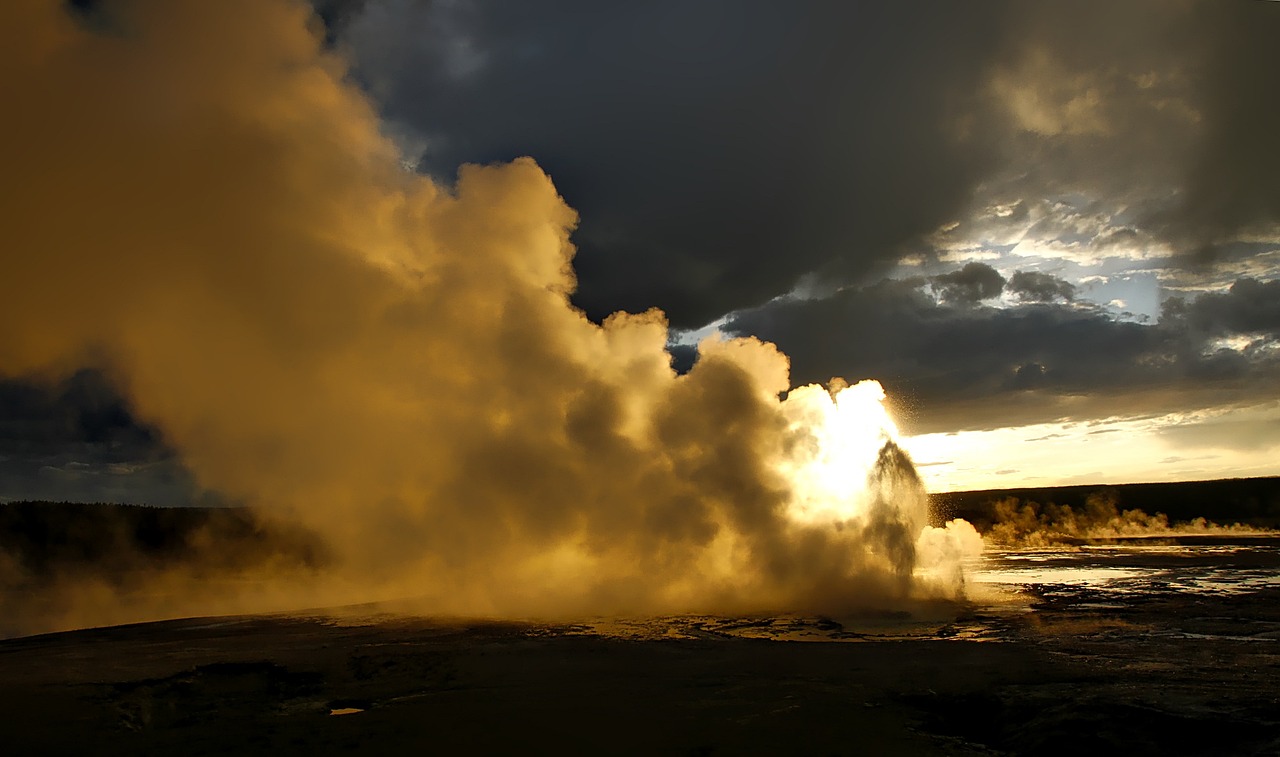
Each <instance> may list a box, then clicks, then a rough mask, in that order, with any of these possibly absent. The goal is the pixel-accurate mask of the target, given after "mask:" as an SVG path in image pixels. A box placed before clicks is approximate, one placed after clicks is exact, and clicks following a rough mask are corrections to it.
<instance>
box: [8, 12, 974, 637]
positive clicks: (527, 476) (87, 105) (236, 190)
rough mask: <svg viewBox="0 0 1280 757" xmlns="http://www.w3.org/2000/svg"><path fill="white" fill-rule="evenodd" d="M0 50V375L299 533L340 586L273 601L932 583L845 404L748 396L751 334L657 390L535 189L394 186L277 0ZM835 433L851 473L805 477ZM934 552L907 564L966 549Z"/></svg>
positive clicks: (382, 149) (757, 348)
mask: <svg viewBox="0 0 1280 757" xmlns="http://www.w3.org/2000/svg"><path fill="white" fill-rule="evenodd" d="M0 30H2V31H0V35H3V45H2V46H0V77H2V79H0V80H2V81H3V84H2V86H3V92H4V96H3V100H4V109H5V112H6V114H7V115H6V116H5V134H4V140H3V144H0V151H3V165H4V166H5V174H6V175H5V181H6V183H7V186H8V187H9V190H10V195H9V197H8V198H7V199H6V202H5V203H4V204H3V210H0V213H2V214H3V218H2V222H0V228H2V229H3V234H4V236H5V252H4V272H3V275H0V370H3V371H4V372H6V373H8V374H11V375H19V374H21V375H45V376H50V377H53V376H58V375H64V374H66V373H67V372H69V371H72V370H74V369H76V368H78V367H81V366H84V365H92V366H95V367H98V368H100V369H101V370H103V371H104V372H106V373H107V374H108V375H109V376H110V377H111V378H112V379H113V381H114V382H115V383H116V384H117V385H118V386H119V387H121V388H122V390H123V391H124V392H126V393H127V396H128V397H129V398H130V401H131V403H132V406H133V409H134V410H135V411H136V413H137V414H138V416H139V417H140V418H142V419H144V420H145V421H147V422H148V423H150V424H153V425H154V426H156V427H157V428H159V429H161V431H162V432H163V433H164V434H165V437H166V441H167V442H168V443H170V444H172V445H173V446H174V448H176V449H177V450H179V451H180V453H181V454H182V456H183V459H184V461H185V462H186V464H187V465H188V466H189V467H190V468H191V469H192V470H193V471H194V473H195V475H196V476H197V477H198V478H199V480H200V482H201V483H202V484H203V485H206V486H208V487H211V488H215V489H217V490H219V491H222V492H225V493H226V494H228V495H230V496H231V497H233V498H238V499H243V500H245V501H248V502H251V503H253V504H255V505H258V506H263V507H268V506H269V507H272V508H277V511H278V512H282V513H289V514H291V515H292V516H294V517H297V518H299V519H301V520H302V521H304V522H305V523H307V524H308V525H310V526H311V527H313V528H315V529H316V530H317V531H319V532H320V533H321V534H323V535H324V536H325V537H326V538H327V539H328V541H329V546H330V548H331V549H332V551H333V553H334V554H335V556H336V558H337V563H336V565H338V566H339V567H340V570H339V571H338V572H336V573H335V574H332V575H326V576H323V577H322V580H320V581H318V582H317V583H316V584H315V585H312V586H310V587H306V588H304V587H298V588H296V593H295V594H293V595H292V597H293V601H295V602H305V601H313V600H314V601H342V600H358V599H374V598H379V597H387V596H398V595H414V596H425V597H428V599H427V600H424V601H426V602H427V603H428V604H427V606H428V607H430V608H432V609H435V610H439V611H452V612H487V613H559V612H574V611H582V610H585V609H592V610H596V611H601V612H607V611H623V610H627V611H656V610H681V609H694V608H699V609H734V608H746V607H779V608H794V609H824V610H838V609H840V608H842V607H848V608H852V607H856V606H860V605H863V604H865V603H867V602H876V601H883V600H884V599H886V598H892V597H906V596H919V595H920V594H921V593H922V592H923V593H929V592H934V593H946V592H950V591H953V588H954V587H952V586H944V585H941V584H936V585H934V584H926V583H922V582H921V581H920V580H918V578H917V577H915V573H916V569H917V567H918V566H919V565H921V564H923V562H928V561H922V559H921V557H920V556H919V555H918V554H917V546H918V544H917V538H918V537H919V535H920V534H921V532H922V529H925V522H926V518H925V515H926V513H925V501H924V498H923V496H922V495H921V493H920V489H919V482H918V479H916V477H915V475H914V471H913V470H912V469H911V466H910V462H909V461H908V460H907V459H906V458H905V456H904V455H903V454H902V453H901V452H899V451H898V450H897V448H896V447H895V446H893V445H892V443H891V438H892V433H893V432H892V425H891V424H887V425H886V422H887V419H885V418H881V417H879V416H878V415H877V413H883V410H882V409H881V408H880V405H879V399H880V398H879V397H878V396H875V389H876V388H875V387H872V388H867V387H868V386H870V385H862V388H858V387H854V388H852V389H846V390H844V392H841V393H840V394H839V395H838V400H833V399H832V398H831V396H830V395H829V394H828V393H827V392H826V391H824V390H819V389H807V390H800V391H798V392H792V394H791V398H790V399H788V400H786V401H783V402H780V401H779V400H778V396H779V395H780V393H783V392H785V391H786V390H787V389H788V388H789V382H788V365H787V360H786V358H785V357H784V356H783V355H782V354H780V353H779V352H777V351H776V350H775V349H774V348H773V347H772V346H770V345H768V344H764V343H761V342H758V341H756V340H753V339H740V340H733V341H726V342H714V341H713V342H709V343H705V344H703V345H702V348H701V358H700V360H699V362H698V363H697V365H696V366H695V367H694V368H693V370H692V371H691V372H690V373H688V374H687V375H684V376H679V377H677V376H676V375H675V373H674V372H673V371H672V369H671V367H670V364H669V356H668V354H667V353H666V352H665V351H664V344H665V342H666V339H667V329H666V323H665V320H664V317H663V315H662V314H661V313H659V312H656V311H650V312H647V313H643V314H639V315H628V314H615V315H614V316H612V317H610V318H608V319H606V320H605V321H604V322H603V324H601V325H597V324H594V323H592V322H590V321H589V320H587V319H586V318H585V317H584V316H583V315H582V314H581V313H580V312H579V311H577V310H575V309H573V308H572V307H571V306H570V304H569V301H568V296H569V294H570V293H571V292H572V290H573V288H574V274H573V271H572V268H571V258H572V254H573V249H572V247H571V245H570V243H569V234H570V231H571V230H572V228H573V227H574V224H575V221H576V219H575V214H574V212H573V211H572V210H571V209H570V208H568V207H567V206H566V205H565V204H564V203H563V202H562V201H561V199H560V198H559V197H558V196H557V194H556V191H555V189H554V187H553V186H552V183H551V181H550V180H549V179H548V177H547V176H546V175H544V174H543V173H542V172H541V170H540V169H539V168H538V167H537V166H536V165H535V164H534V163H533V162H532V161H531V160H527V159H523V160H517V161H515V162H514V163H511V164H505V165H494V166H485V167H481V166H465V167H463V168H462V169H461V170H460V172H459V176H458V180H457V182H456V186H454V187H453V188H448V189H446V188H443V187H440V186H437V185H435V184H433V183H432V182H431V181H430V180H428V179H426V178H425V177H423V176H420V175H416V174H414V173H412V172H409V171H406V170H405V169H404V168H403V167H402V166H401V163H400V158H401V156H400V155H399V154H398V153H397V152H396V150H395V148H394V147H393V145H392V143H391V141H390V140H388V139H387V138H385V137H384V136H383V134H381V133H380V131H379V121H378V119H377V117H376V115H375V112H374V109H373V107H372V106H371V105H370V103H369V102H368V101H367V99H366V98H365V96H364V95H363V94H362V92H361V91H360V90H359V89H358V88H356V87H354V86H353V85H351V84H350V83H349V82H348V81H347V79H346V69H345V67H344V62H343V61H342V60H341V59H340V58H339V57H337V56H335V55H333V54H331V53H329V52H327V51H326V50H325V49H324V48H323V45H322V41H321V32H320V30H318V29H317V27H316V24H315V22H314V20H313V19H312V18H311V16H310V11H309V9H308V8H307V7H306V6H305V5H303V4H301V3H298V2H287V1H286V0H227V2H218V3H212V2H170V1H169V0H128V1H124V2H115V3H108V4H106V6H105V7H104V8H102V9H98V10H96V11H94V12H93V13H92V15H90V16H89V17H87V18H86V17H80V16H78V15H77V14H75V13H72V12H69V11H67V10H66V9H65V8H64V7H63V6H62V4H60V3H58V2H54V1H53V0H19V2H8V3H3V4H0ZM833 388H838V387H833ZM854 389H856V390H857V391H856V392H855V391H854ZM859 397H861V398H862V399H861V400H858V399H857V398H859ZM846 398H847V399H846ZM837 402H838V403H840V407H839V408H838V407H837ZM845 404H847V405H848V408H845V407H844V405H845ZM855 408H862V409H861V410H858V409H855ZM837 410H839V412H837ZM850 414H852V416H854V420H853V421H852V422H853V423H854V424H855V425H856V424H857V423H864V424H865V426H866V428H867V429H870V430H869V431H866V432H865V435H866V436H867V439H866V440H864V441H863V443H861V444H860V445H857V452H858V454H859V455H861V457H849V458H841V459H838V460H832V459H829V458H830V456H831V452H830V447H827V446H824V439H825V437H824V435H829V434H831V433H837V432H833V431H830V430H829V429H827V427H826V426H825V425H824V424H826V423H827V422H828V421H829V419H831V418H835V417H837V416H839V417H841V418H843V417H845V416H846V415H850ZM840 422H841V423H845V422H846V421H840ZM840 433H843V432H840ZM860 433H862V432H860ZM886 442H889V443H888V444H887V445H886ZM841 460H854V461H855V462H854V463H853V467H852V468H851V469H850V470H848V471H842V470H841V468H840V466H842V465H847V464H848V463H846V462H841ZM863 461H865V464H864V462H863ZM860 465H861V466H862V467H861V468H859V467H858V466H860ZM842 476H844V477H845V478H841V477H842ZM848 476H853V477H854V479H853V480H854V481H855V482H856V484H857V485H856V486H849V485H848V483H847V480H846V479H847V477H848ZM868 476H869V477H870V479H871V480H872V481H874V482H875V485H874V486H871V487H870V488H868V487H866V486H865V485H864V483H863V482H864V481H866V480H867V477H868ZM824 481H844V483H840V484H839V485H835V484H832V485H830V486H828V485H826V484H824V483H823V482H824ZM815 482H817V483H815ZM824 486H825V487H826V488H823V487H824ZM842 487H843V488H842ZM815 492H816V493H815ZM821 496H828V497H831V498H834V499H833V500H832V501H831V502H828V503H827V504H825V505H822V507H817V506H815V505H813V499H814V498H815V497H821ZM823 508H826V510H823ZM947 533H949V534H951V536H946V535H945V534H944V535H943V536H941V537H940V536H939V535H938V534H937V533H933V532H930V533H928V534H926V537H927V538H926V539H925V540H924V541H922V542H920V544H924V543H928V544H935V545H936V543H939V542H944V543H945V544H944V548H943V549H942V551H946V549H951V550H953V551H954V550H955V549H956V544H957V543H958V541H957V540H960V541H964V540H963V539H962V537H963V536H965V535H966V534H968V535H970V536H971V535H972V531H971V530H970V531H968V532H966V531H965V530H964V529H963V528H959V527H953V529H952V530H951V531H950V532H947ZM934 551H935V552H936V551H937V550H934ZM930 560H932V558H930ZM934 562H936V560H935V561H934ZM277 598H278V597H277Z"/></svg>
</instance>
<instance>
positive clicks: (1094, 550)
mask: <svg viewBox="0 0 1280 757" xmlns="http://www.w3.org/2000/svg"><path fill="white" fill-rule="evenodd" d="M969 577H970V580H971V581H972V582H973V583H975V584H980V585H982V584H985V585H993V586H1002V587H1007V588H1010V589H1022V588H1043V587H1051V586H1056V587H1063V588H1067V587H1073V588H1079V589H1089V590H1090V591H1091V592H1093V593H1094V594H1095V596H1099V597H1105V596H1107V595H1136V594H1152V593H1156V594H1159V593H1168V592H1179V593H1190V594H1219V595H1221V594H1240V593H1251V592H1256V591H1259V590H1262V589H1267V588H1275V587H1280V536H1249V537H1226V536H1223V537H1203V536H1202V537H1162V538H1146V539H1115V540H1108V541H1100V542H1094V543H1076V544H1068V545H1063V546H1061V547H1057V548H1039V549H1030V550H1027V549H1024V550H1001V549H992V550H988V551H987V553H986V554H984V555H983V557H982V558H981V559H979V560H977V561H974V562H973V563H971V564H970V566H969Z"/></svg>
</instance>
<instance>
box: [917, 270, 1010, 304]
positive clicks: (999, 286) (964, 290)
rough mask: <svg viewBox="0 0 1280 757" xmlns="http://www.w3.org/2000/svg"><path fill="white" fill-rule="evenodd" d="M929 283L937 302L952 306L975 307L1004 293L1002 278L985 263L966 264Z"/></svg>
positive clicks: (935, 277)
mask: <svg viewBox="0 0 1280 757" xmlns="http://www.w3.org/2000/svg"><path fill="white" fill-rule="evenodd" d="M929 283H930V285H931V286H932V287H933V291H934V294H936V295H937V296H938V300H939V301H941V302H945V303H948V304H952V305H976V304H978V303H979V302H981V301H982V300H989V299H991V298H993V297H999V296H1000V292H1002V291H1004V277H1003V276H1001V275H1000V272H999V271H997V270H996V269H994V268H992V267H991V266H989V265H987V264H986V263H966V264H965V266H964V267H963V268H961V269H960V270H958V271H952V272H950V273H944V274H941V275H938V276H934V277H932V278H931V279H929Z"/></svg>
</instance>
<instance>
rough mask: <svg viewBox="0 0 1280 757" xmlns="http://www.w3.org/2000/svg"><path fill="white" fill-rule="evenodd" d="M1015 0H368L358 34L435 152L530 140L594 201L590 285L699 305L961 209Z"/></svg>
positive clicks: (909, 233)
mask: <svg viewBox="0 0 1280 757" xmlns="http://www.w3.org/2000/svg"><path fill="white" fill-rule="evenodd" d="M1003 5H1004V3H1002V2H980V3H965V4H957V3H942V2H927V3H924V4H923V7H922V4H921V3H912V4H909V5H907V4H890V3H879V2H877V3H865V2H864V3H844V2H840V3H837V2H822V3H806V4H803V6H791V5H787V4H782V3H755V2H753V3H739V2H728V0H717V1H716V2H707V3H681V2H674V1H671V0H667V1H664V2H656V3H639V4H601V3H594V2H574V1H572V0H560V1H558V2H546V3H502V2H487V3H486V2H473V3H414V2H407V1H404V0H402V1H400V2H396V1H395V0H383V1H382V2H370V3H368V4H367V5H366V6H365V8H364V12H363V14H362V15H361V16H360V17H359V18H358V19H357V20H356V21H354V22H351V23H350V24H348V25H347V27H346V31H345V32H344V33H343V35H342V41H343V43H345V44H346V45H349V46H350V47H351V48H352V49H353V50H354V52H355V57H356V61H357V65H358V74H359V76H361V77H362V78H363V79H364V80H365V81H366V82H367V83H368V86H369V87H370V89H371V91H372V92H373V93H374V94H375V96H376V97H377V98H378V99H379V100H380V102H381V105H382V108H383V110H384V113H385V114H386V115H387V116H388V117H389V118H390V119H392V120H393V121H395V122H397V123H398V124H399V125H398V126H397V127H394V128H393V130H397V129H402V130H404V131H406V132H409V133H412V134H416V135H418V136H419V137H420V138H422V139H423V140H424V141H425V152H424V153H423V156H422V163H421V167H422V168H424V169H426V170H430V171H431V172H433V173H435V174H438V175H443V176H451V175H452V173H453V171H454V170H455V167H456V166H457V164H458V163H460V162H463V161H480V162H486V161H493V160H504V159H509V158H512V157H515V156H518V155H525V154H527V155H531V156H533V157H534V158H535V159H536V160H537V161H538V162H539V164H540V165H541V166H542V167H543V168H545V169H546V170H547V172H548V173H549V174H550V175H551V176H552V177H553V178H554V180H555V181H556V185H557V187H558V188H559V189H560V191H561V192H562V193H563V194H564V196H565V198H566V200H567V201H568V202H569V204H570V205H572V206H573V207H575V208H576V209H578V210H579V211H580V213H581V217H582V221H581V227H580V230H579V231H578V232H577V233H576V235H575V237H574V238H575V241H576V242H577V243H578V244H579V246H580V252H579V255H578V258H577V262H576V267H577V270H578V276H579V280H580V290H579V294H578V295H577V298H576V301H577V302H578V303H579V304H580V305H582V306H584V307H585V308H586V309H587V311H588V313H589V314H590V315H592V316H593V317H596V318H598V317H600V316H602V315H604V314H606V313H608V312H610V311H612V310H614V309H618V308H623V309H628V310H633V311H634V310H641V309H644V308H647V307H650V306H655V305H656V306H659V307H662V308H664V309H665V310H666V311H667V313H668V314H669V315H670V317H671V319H672V321H673V324H674V325H676V326H686V327H687V326H697V325H701V324H703V323H706V322H708V321H710V320H712V319H714V318H715V317H717V316H719V315H721V314H723V313H726V312H728V311H730V310H732V309H735V308H741V307H745V306H750V305H754V304H758V303H760V302H763V301H765V300H767V299H769V298H770V297H773V296H775V295H778V294H781V293H783V292H785V291H787V290H788V289H790V288H791V287H792V286H793V285H794V284H795V283H796V282H797V280H798V279H799V278H800V277H801V276H803V275H805V274H808V273H810V272H814V271H818V272H820V274H821V275H822V276H823V277H825V278H834V279H837V280H839V279H844V278H846V277H851V276H856V275H858V274H863V273H866V272H867V271H870V270H874V269H876V267H877V266H878V265H881V264H884V263H886V262H888V261H892V260H893V259H894V257H895V256H896V255H897V253H898V252H899V250H898V246H899V245H900V244H901V243H903V242H905V241H907V240H910V239H911V238H913V237H915V236H917V235H919V234H921V233H924V232H928V231H930V230H932V229H933V228H935V227H936V226H937V225H938V224H940V223H941V222H943V221H946V220H949V218H950V217H951V216H953V215H954V214H955V213H957V212H958V211H959V209H960V208H961V207H962V206H963V204H964V203H965V201H966V199H967V196H968V192H969V189H970V187H971V186H972V185H973V183H974V182H975V181H976V180H977V179H978V178H979V176H980V175H981V172H982V169H983V164H984V162H985V160H986V157H985V156H986V155H987V152H986V149H985V147H984V144H983V141H982V139H983V135H982V134H981V133H980V132H977V131H975V130H973V129H968V128H966V123H968V122H967V121H966V120H965V114H966V113H967V112H968V110H969V109H970V108H971V107H972V105H973V102H972V100H973V98H974V97H975V96H976V94H977V93H978V92H979V91H980V90H981V87H982V79H983V76H984V71H985V66H986V60H985V56H986V52H987V51H989V50H992V49H993V44H992V42H993V40H994V35H995V33H996V32H995V30H996V28H997V24H995V23H993V21H994V20H995V19H997V18H999V17H1000V16H999V14H998V13H996V12H995V11H996V10H997V9H998V8H1001V7H1003Z"/></svg>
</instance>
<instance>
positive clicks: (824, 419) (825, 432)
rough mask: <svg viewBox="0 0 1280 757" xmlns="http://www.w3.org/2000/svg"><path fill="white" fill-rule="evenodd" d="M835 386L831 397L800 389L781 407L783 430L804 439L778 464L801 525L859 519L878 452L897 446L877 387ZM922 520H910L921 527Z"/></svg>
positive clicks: (894, 429)
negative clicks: (784, 421) (785, 424)
mask: <svg viewBox="0 0 1280 757" xmlns="http://www.w3.org/2000/svg"><path fill="white" fill-rule="evenodd" d="M835 383H836V384H837V385H836V386H834V387H833V388H832V389H833V391H831V392H828V391H827V390H826V389H824V388H823V387H820V386H814V385H810V386H802V387H800V388H798V389H796V390H794V391H792V392H791V393H790V394H789V396H788V397H787V401H786V403H785V404H784V411H785V413H786V414H787V416H788V418H790V419H791V422H790V424H789V429H790V430H791V431H792V432H794V433H798V434H800V435H802V436H804V437H807V440H806V441H807V444H804V445H802V446H801V447H800V448H799V449H797V450H796V451H795V452H794V453H793V454H792V455H791V456H790V457H788V458H784V459H783V460H782V462H781V465H782V472H783V474H784V475H785V476H786V477H787V478H788V479H789V480H790V481H791V482H792V499H791V514H792V517H794V518H796V519H797V520H799V521H801V522H805V523H821V522H827V523H841V522H845V521H848V520H852V519H858V518H865V517H866V516H867V509H868V507H869V505H870V502H869V501H868V500H869V499H870V496H871V492H870V491H869V489H868V487H867V478H868V477H869V476H870V475H871V474H872V468H873V466H874V464H875V462H876V458H877V456H878V455H879V452H880V449H881V448H882V447H884V445H885V444H886V443H887V442H893V443H895V444H896V443H897V441H898V428H897V425H896V424H895V423H894V422H893V419H892V418H891V417H890V416H889V412H888V410H887V409H886V408H885V406H884V404H883V401H884V397H885V395H884V389H883V388H882V387H881V386H880V383H879V382H877V381H870V380H868V381H860V382H858V383H857V384H855V385H854V386H843V385H840V383H839V382H835ZM925 515H927V513H912V514H911V516H910V517H911V518H912V519H913V520H915V521H917V522H922V521H923V518H924V516H925Z"/></svg>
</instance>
